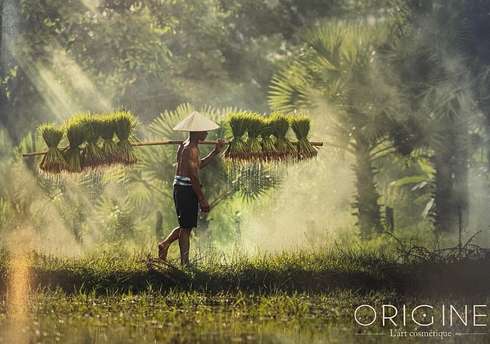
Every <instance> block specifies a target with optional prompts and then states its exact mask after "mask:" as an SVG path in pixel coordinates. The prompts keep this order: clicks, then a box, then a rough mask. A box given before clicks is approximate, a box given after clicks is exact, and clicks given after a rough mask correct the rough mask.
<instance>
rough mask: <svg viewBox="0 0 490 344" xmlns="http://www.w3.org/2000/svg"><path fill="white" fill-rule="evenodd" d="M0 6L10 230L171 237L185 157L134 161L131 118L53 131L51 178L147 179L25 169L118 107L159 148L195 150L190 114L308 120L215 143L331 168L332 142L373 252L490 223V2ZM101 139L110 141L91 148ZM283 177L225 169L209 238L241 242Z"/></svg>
mask: <svg viewBox="0 0 490 344" xmlns="http://www.w3.org/2000/svg"><path fill="white" fill-rule="evenodd" d="M0 8H1V11H0V19H1V26H0V27H1V33H0V37H1V40H0V124H1V128H0V140H1V141H0V150H1V153H2V155H1V158H0V175H1V177H2V178H0V232H1V233H8V232H9V231H11V230H13V229H15V228H22V227H29V228H32V229H33V230H34V231H36V232H39V233H43V231H48V229H46V228H47V225H48V224H49V227H50V230H51V229H52V228H65V229H69V232H70V233H72V234H73V236H74V238H75V239H76V240H77V241H78V242H84V243H87V244H88V243H92V242H105V241H109V242H114V241H119V242H120V241H122V240H126V239H129V238H132V239H134V240H136V241H138V242H139V243H144V242H147V241H148V240H154V238H155V236H157V237H161V236H162V235H163V234H164V231H163V227H162V226H163V225H162V221H163V222H165V228H167V227H170V225H171V224H173V223H174V222H175V221H174V220H175V219H174V214H173V209H172V194H171V187H172V186H171V180H172V174H173V173H174V165H173V163H174V160H175V149H173V148H168V147H166V148H161V147H148V148H144V149H143V148H142V149H141V150H139V151H138V154H139V155H138V161H137V162H136V156H135V155H134V152H133V151H132V149H131V146H129V140H130V137H129V135H130V131H131V130H130V129H131V128H132V125H133V124H132V123H130V122H128V121H127V120H125V119H124V118H121V119H120V121H119V123H118V124H117V125H115V126H112V125H110V123H108V122H101V123H99V124H98V125H99V126H98V127H97V128H95V127H90V126H86V123H85V124H83V123H78V122H77V121H81V122H83V121H82V119H80V118H79V119H76V120H74V121H71V122H69V123H67V124H66V126H65V127H64V130H65V131H66V139H65V138H64V139H61V138H59V137H58V136H59V133H55V132H53V131H52V130H50V129H49V130H48V128H45V130H44V131H43V134H44V138H45V142H46V143H49V145H50V153H49V155H47V156H46V159H47V161H44V163H43V166H46V164H47V166H48V167H47V169H49V168H52V169H53V170H62V169H68V170H71V171H76V172H78V171H81V170H82V169H83V164H84V162H85V163H86V162H87V161H88V160H89V161H90V164H91V165H94V166H95V165H97V164H101V163H105V162H107V160H108V157H111V158H110V159H112V160H113V162H117V161H122V162H125V163H128V164H134V168H128V169H121V168H113V169H111V170H110V172H108V173H105V174H101V173H99V172H97V171H89V172H87V173H83V174H82V175H80V176H79V177H77V178H53V177H47V176H45V175H43V174H40V173H39V171H38V170H37V165H38V163H39V161H35V160H32V159H31V160H22V159H21V158H20V155H19V152H20V151H24V152H26V151H37V150H42V149H43V147H44V143H43V142H42V139H41V134H40V133H37V132H36V131H35V128H36V127H37V126H39V125H40V124H41V123H45V122H48V121H49V122H56V123H58V124H60V123H62V122H63V121H64V120H65V119H66V118H68V117H69V116H70V115H72V114H73V113H85V112H97V113H108V112H111V111H114V109H118V108H119V109H121V108H122V109H124V110H125V111H130V112H132V113H134V114H136V115H137V117H138V120H139V121H140V122H141V124H142V125H141V126H140V129H139V130H140V132H138V136H139V137H141V138H143V139H148V140H157V139H158V140H161V139H176V138H179V139H181V138H182V137H181V136H179V134H176V133H174V132H172V130H171V128H172V127H173V125H174V124H175V123H177V121H178V120H180V119H182V118H183V116H185V115H186V114H188V113H189V111H190V109H192V108H196V109H199V110H201V111H202V112H204V113H206V114H207V115H208V116H210V117H212V118H214V119H216V120H217V121H219V122H221V123H225V121H226V119H227V118H229V117H228V115H229V114H230V113H243V112H247V113H248V112H253V113H272V112H276V111H277V112H283V113H290V114H294V113H295V112H296V114H295V115H293V117H294V116H296V118H297V119H296V121H294V120H292V119H289V120H288V119H285V118H281V116H278V115H277V116H276V115H273V116H271V117H268V118H267V121H266V124H267V125H257V123H258V122H257V118H256V117H254V116H251V117H250V116H249V118H248V120H247V121H240V120H236V119H234V120H233V121H232V122H231V123H230V124H231V128H230V127H228V126H225V128H223V129H222V130H219V131H217V132H215V133H212V135H211V136H210V138H211V139H213V138H217V137H223V136H226V137H227V138H233V142H232V145H230V148H229V150H228V152H227V153H226V154H228V155H230V154H231V155H233V156H234V157H240V156H241V155H243V154H244V152H252V153H251V154H252V155H253V158H254V159H255V160H265V161H266V162H267V161H271V160H277V159H279V160H281V159H283V160H287V159H286V158H288V157H290V155H291V151H297V150H298V147H299V149H300V151H299V154H300V156H303V157H314V156H317V152H316V150H315V149H313V147H311V146H310V145H308V141H306V140H305V138H306V137H307V136H308V135H309V136H312V135H317V136H318V138H319V139H320V140H321V141H324V142H325V144H326V145H327V146H328V147H330V148H328V149H325V150H324V151H320V154H318V157H317V159H326V156H328V159H338V163H339V164H349V165H352V167H353V182H352V181H350V180H345V181H342V182H345V183H347V182H350V183H352V184H353V185H354V187H355V194H354V195H353V196H352V197H351V200H350V203H351V205H352V207H353V209H354V215H355V216H356V218H357V223H358V227H359V228H360V233H361V236H362V237H363V238H372V237H377V236H378V235H379V234H380V233H383V232H385V231H386V230H387V229H394V230H395V231H396V233H397V234H400V235H403V233H405V232H407V231H410V230H414V231H417V233H422V236H424V237H427V238H428V237H430V236H431V235H432V234H433V233H436V234H437V235H440V234H441V233H455V232H457V231H458V230H459V229H468V228H471V230H472V231H474V230H481V229H485V228H484V226H487V221H488V219H489V217H488V214H487V212H486V211H485V209H486V205H487V204H488V201H489V199H488V197H489V196H488V195H489V194H490V193H489V192H488V189H489V187H490V186H489V183H488V173H489V168H490V145H489V143H490V97H489V94H490V92H489V88H490V72H489V71H490V50H489V48H488V47H489V46H490V45H489V44H488V43H489V39H490V35H489V34H488V32H490V30H489V24H488V20H487V18H488V16H486V14H488V12H489V11H490V5H489V4H488V2H487V1H483V0H481V1H474V0H447V1H443V0H424V1H422V0H369V1H340V0H328V1H300V0H239V1H232V2H231V1H224V0H172V1H170V0H168V1H167V0H163V1H156V0H101V1H78V0H68V1H67V0H46V1H42V2H38V1H30V0H22V1H16V0H3V1H0ZM182 104H192V106H191V105H182ZM242 110H243V111H242ZM300 114H307V116H308V118H309V119H311V125H310V122H306V121H301V115H300ZM293 117H292V118H293ZM288 121H292V122H291V128H292V131H294V133H295V134H296V136H297V138H298V139H299V144H298V146H291V140H288V139H287V137H286V135H287V132H288V128H289V126H290V123H289V122H288ZM263 124H264V123H263ZM82 127H83V129H81V128H82ZM89 131H92V132H94V133H96V136H94V137H93V140H92V142H96V141H97V140H101V143H102V144H100V145H96V144H92V145H91V144H89V145H86V146H85V145H84V146H82V142H83V135H85V134H86V133H87V132H89ZM84 133H85V134H84ZM290 134H291V133H290ZM315 138H316V137H315ZM60 140H61V141H60ZM89 141H90V140H89ZM116 141H118V143H117V144H116ZM62 147H63V148H66V149H65V150H63V151H61V150H60V148H62ZM204 150H206V149H204ZM259 152H260V154H259ZM203 153H206V151H203ZM344 153H345V154H344ZM259 155H261V156H262V157H265V158H264V159H256V158H257V156H259ZM84 159H85V160H84ZM254 159H251V160H254ZM343 159H345V160H343ZM60 161H61V162H62V163H61V164H62V165H60ZM310 164H311V165H308V166H309V167H308V169H310V170H311V169H313V167H311V166H314V164H315V161H313V162H310ZM286 173H287V168H283V169H279V168H278V167H277V166H275V165H271V164H267V163H258V162H257V163H255V164H250V165H243V164H229V163H224V162H223V161H215V162H214V163H213V164H212V165H211V167H209V170H208V171H206V170H204V171H203V176H202V181H203V184H204V185H205V188H206V190H205V193H206V194H207V195H209V199H210V202H211V203H212V204H213V205H219V208H218V209H221V210H222V211H221V212H215V213H212V214H211V215H210V216H209V218H202V219H201V220H200V227H201V228H207V229H208V230H207V231H202V232H201V233H205V234H202V235H205V236H209V237H211V238H212V240H211V241H213V240H214V242H221V243H224V242H226V243H230V242H236V241H237V240H238V239H239V237H240V221H241V214H242V213H243V212H246V211H247V210H250V211H252V210H251V209H252V205H251V204H250V203H247V202H246V201H244V200H255V199H257V198H258V196H261V195H264V194H269V195H271V194H272V195H273V194H274V192H275V191H274V189H275V188H276V187H277V186H278V185H279V181H280V180H281V177H283V176H284V175H285V174H286ZM312 182H314V180H313V181H312ZM211 186H212V187H211ZM318 190H319V193H320V192H325V193H328V192H329V191H330V190H322V185H319V186H318ZM298 197H299V196H298ZM261 206H264V204H262V203H261ZM265 206H267V205H265ZM345 208H346V209H343V212H344V213H347V215H346V216H350V213H351V212H352V210H351V209H348V208H349V207H348V206H346V207H345ZM330 215H331V214H330ZM325 216H327V215H325ZM162 219H163V220H162ZM318 221H320V222H324V223H327V222H329V219H328V218H324V219H318ZM155 223H156V225H155ZM300 232H301V231H300ZM210 233H212V234H210ZM53 235H56V234H53ZM201 242H206V241H205V240H202V241H201Z"/></svg>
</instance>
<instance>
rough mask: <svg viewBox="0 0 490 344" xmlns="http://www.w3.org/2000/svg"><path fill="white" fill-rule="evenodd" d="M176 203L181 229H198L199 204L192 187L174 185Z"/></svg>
mask: <svg viewBox="0 0 490 344" xmlns="http://www.w3.org/2000/svg"><path fill="white" fill-rule="evenodd" d="M174 203H175V210H176V211H177V218H178V219H179V226H180V227H181V228H189V229H190V228H194V227H197V215H198V212H199V202H198V200H197V195H196V193H195V192H194V189H192V186H183V185H174Z"/></svg>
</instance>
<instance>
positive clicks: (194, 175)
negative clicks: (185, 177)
mask: <svg viewBox="0 0 490 344" xmlns="http://www.w3.org/2000/svg"><path fill="white" fill-rule="evenodd" d="M188 154H189V177H190V178H191V184H192V189H193V190H194V192H195V193H196V195H197V199H198V201H199V204H200V205H201V210H202V211H203V212H208V211H209V204H208V201H207V200H206V198H205V197H204V193H203V192H202V189H201V183H200V181H199V152H198V151H197V149H190V150H189V152H188Z"/></svg>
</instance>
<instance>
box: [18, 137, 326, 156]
mask: <svg viewBox="0 0 490 344" xmlns="http://www.w3.org/2000/svg"><path fill="white" fill-rule="evenodd" d="M183 142H184V141H183V140H168V141H150V142H135V143H132V144H131V145H132V146H134V147H143V146H162V145H180V144H182V143H183ZM217 143H218V141H201V142H199V144H203V145H215V144H217ZM224 143H225V144H229V143H230V142H229V141H225V142H224ZM310 143H311V144H312V145H313V146H316V147H321V146H323V142H315V141H313V142H310ZM46 153H47V151H44V152H30V153H23V154H22V157H24V158H28V157H32V156H39V155H44V154H46Z"/></svg>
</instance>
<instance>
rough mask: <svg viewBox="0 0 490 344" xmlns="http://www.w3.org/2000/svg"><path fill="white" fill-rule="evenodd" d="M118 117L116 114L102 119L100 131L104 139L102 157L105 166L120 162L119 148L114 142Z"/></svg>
mask: <svg viewBox="0 0 490 344" xmlns="http://www.w3.org/2000/svg"><path fill="white" fill-rule="evenodd" d="M116 123H117V117H116V116H115V115H114V114H107V115H104V116H102V118H101V119H100V124H99V130H100V136H101V138H102V156H103V161H104V164H105V165H112V164H114V163H117V162H120V160H121V159H118V146H117V144H116V142H115V141H114V135H115V133H116Z"/></svg>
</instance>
